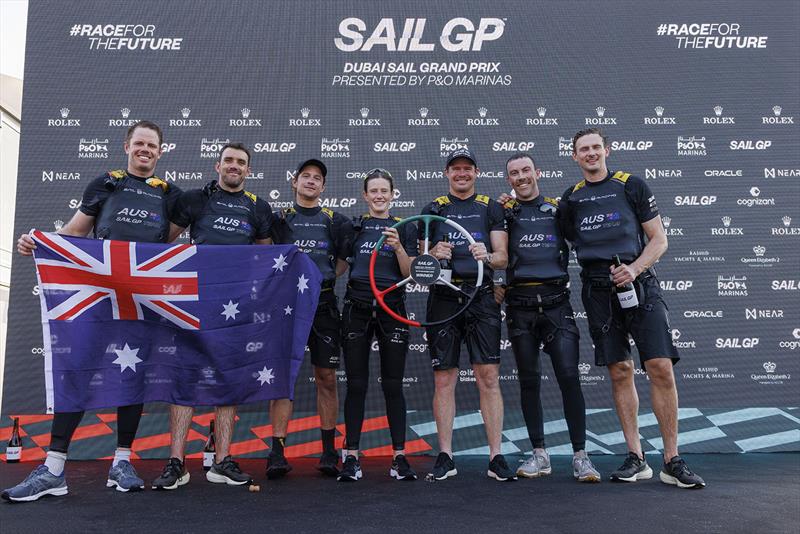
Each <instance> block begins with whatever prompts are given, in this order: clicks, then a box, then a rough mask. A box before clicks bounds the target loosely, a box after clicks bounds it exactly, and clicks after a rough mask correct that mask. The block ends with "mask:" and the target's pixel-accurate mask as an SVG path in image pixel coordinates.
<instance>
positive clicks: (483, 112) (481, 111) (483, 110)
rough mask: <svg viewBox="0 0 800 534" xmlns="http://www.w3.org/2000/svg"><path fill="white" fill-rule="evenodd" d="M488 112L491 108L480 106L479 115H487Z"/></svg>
mask: <svg viewBox="0 0 800 534" xmlns="http://www.w3.org/2000/svg"><path fill="white" fill-rule="evenodd" d="M488 112H489V110H488V109H486V108H483V107H481V108H478V115H480V116H481V118H483V117H485V116H486V114H487V113H488Z"/></svg>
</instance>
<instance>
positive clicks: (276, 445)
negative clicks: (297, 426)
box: [272, 436, 286, 456]
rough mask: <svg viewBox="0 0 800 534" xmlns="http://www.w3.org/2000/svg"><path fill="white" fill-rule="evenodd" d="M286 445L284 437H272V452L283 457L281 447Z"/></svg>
mask: <svg viewBox="0 0 800 534" xmlns="http://www.w3.org/2000/svg"><path fill="white" fill-rule="evenodd" d="M284 445H286V437H285V436H284V437H278V436H272V452H274V453H275V454H279V455H280V456H283V446H284Z"/></svg>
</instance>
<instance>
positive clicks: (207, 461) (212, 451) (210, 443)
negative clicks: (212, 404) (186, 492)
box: [203, 419, 217, 471]
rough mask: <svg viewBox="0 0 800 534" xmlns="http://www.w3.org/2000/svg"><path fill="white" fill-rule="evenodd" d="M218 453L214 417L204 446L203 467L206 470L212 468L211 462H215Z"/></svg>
mask: <svg viewBox="0 0 800 534" xmlns="http://www.w3.org/2000/svg"><path fill="white" fill-rule="evenodd" d="M216 453H217V447H216V445H215V443H214V420H213V419H212V420H211V423H210V425H209V427H208V439H207V440H206V446H205V447H203V469H205V470H206V471H208V470H209V469H211V464H213V463H214V460H215V456H216Z"/></svg>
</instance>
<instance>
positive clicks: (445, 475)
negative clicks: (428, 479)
mask: <svg viewBox="0 0 800 534" xmlns="http://www.w3.org/2000/svg"><path fill="white" fill-rule="evenodd" d="M457 474H458V470H457V469H456V468H455V467H454V468H452V469H451V470H450V471H448V472H446V473H445V474H444V475H442V476H440V477H437V476H434V475H433V473H431V476H433V478H434V479H436V480H445V479H447V478H450V477H454V476H456V475H457Z"/></svg>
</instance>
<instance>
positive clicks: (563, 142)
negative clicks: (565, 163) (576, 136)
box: [558, 137, 572, 158]
mask: <svg viewBox="0 0 800 534" xmlns="http://www.w3.org/2000/svg"><path fill="white" fill-rule="evenodd" d="M558 155H559V156H560V157H562V158H571V157H572V139H568V138H566V137H559V138H558Z"/></svg>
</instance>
